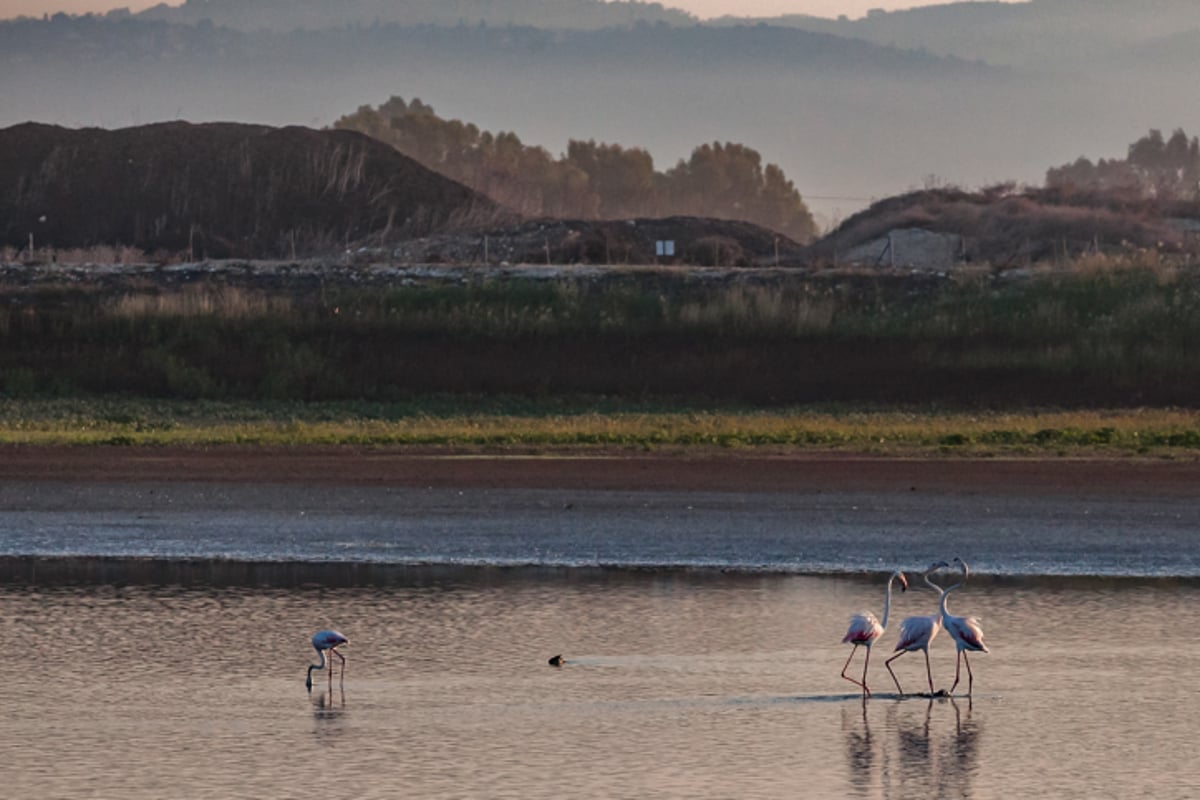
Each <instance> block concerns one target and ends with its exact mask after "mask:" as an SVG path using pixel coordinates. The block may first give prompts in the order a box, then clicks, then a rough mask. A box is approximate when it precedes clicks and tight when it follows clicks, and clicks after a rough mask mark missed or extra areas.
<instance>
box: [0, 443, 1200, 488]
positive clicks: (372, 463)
mask: <svg viewBox="0 0 1200 800" xmlns="http://www.w3.org/2000/svg"><path fill="white" fill-rule="evenodd" d="M0 481H5V482H14V481H29V482H64V483H90V482H101V483H134V484H136V483H161V482H198V483H222V484H259V485H266V484H285V485H312V486H397V487H414V486H415V487H437V488H449V487H461V488H467V487H475V488H497V489H502V488H507V489H543V488H544V489H581V490H582V489H596V490H639V489H643V490H654V491H691V490H694V491H736V492H792V491H888V492H894V491H933V492H941V493H947V492H948V493H959V492H961V493H984V494H994V493H998V494H1009V493H1020V494H1047V493H1049V494H1076V495H1082V494H1101V495H1103V494H1116V495H1146V496H1155V495H1158V496H1176V497H1178V496H1188V495H1192V494H1195V493H1197V491H1200V461H1196V460H1183V459H1179V460H1167V459H1139V458H1096V457H1092V458H1052V459H1047V458H1034V457H1028V458H1024V457H1021V458H959V457H947V458H921V459H913V458H888V457H877V456H869V455H851V454H844V453H830V452H811V451H803V452H797V451H790V452H789V451H774V452H760V451H758V450H755V451H732V452H731V451H727V450H720V449H696V448H689V449H687V450H680V451H675V452H650V453H641V452H630V451H628V450H601V451H597V450H586V451H553V452H548V453H533V452H512V451H505V452H469V451H455V450H446V449H414V448H357V447H348V446H340V447H301V448H274V447H238V446H221V447H78V446H74V447H72V446H47V447H43V446H8V447H3V448H0Z"/></svg>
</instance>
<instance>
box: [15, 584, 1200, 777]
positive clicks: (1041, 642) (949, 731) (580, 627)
mask: <svg viewBox="0 0 1200 800" xmlns="http://www.w3.org/2000/svg"><path fill="white" fill-rule="evenodd" d="M427 577H428V576H427ZM935 600H936V598H935V596H934V595H933V593H932V592H929V591H920V592H918V591H911V592H909V593H907V594H904V595H899V596H898V597H897V599H896V601H895V608H894V609H893V613H894V614H895V615H896V616H895V617H894V619H898V618H899V617H900V616H905V615H908V614H915V613H930V612H931V611H933V610H934V608H935V606H936V603H935ZM954 600H955V605H954V607H953V610H955V611H957V612H958V613H962V614H965V613H971V614H975V615H977V616H980V617H981V618H982V619H983V624H984V628H985V631H986V634H987V640H988V643H989V645H990V647H991V649H992V652H991V653H990V654H976V655H975V656H974V657H973V658H972V660H971V663H972V665H973V667H974V671H975V676H976V677H975V691H974V697H973V698H971V699H968V698H966V697H964V696H958V697H955V698H954V699H952V700H951V699H936V700H933V701H930V700H927V699H922V698H915V697H914V698H909V699H903V700H901V699H898V698H897V696H896V694H895V688H894V686H892V685H891V683H890V680H889V678H888V675H887V673H886V672H885V671H884V669H883V664H882V661H883V657H884V655H885V652H886V650H888V649H890V648H889V646H888V645H889V644H890V643H891V642H894V640H895V639H894V637H895V632H894V627H893V630H891V631H889V633H888V634H887V635H886V636H885V638H884V640H883V642H882V643H881V645H879V646H877V648H876V650H877V652H876V654H875V657H874V659H873V660H872V670H871V676H870V683H871V685H872V688H874V689H875V690H876V692H877V696H876V697H874V698H872V699H871V700H869V701H867V702H865V703H864V702H863V701H862V700H861V698H860V697H859V695H857V694H856V690H855V688H854V687H853V686H851V685H850V684H849V683H847V682H845V681H843V680H842V679H841V678H840V677H839V676H838V673H839V672H840V670H841V668H842V664H843V662H844V661H845V658H846V656H847V654H848V652H849V648H848V646H844V645H840V644H839V641H840V638H841V636H842V634H843V632H844V630H845V625H846V621H847V619H848V617H849V615H850V614H851V613H853V612H854V611H857V610H859V609H860V608H861V607H867V608H871V609H874V610H875V611H876V613H880V612H881V610H882V604H883V603H882V601H883V591H882V583H881V582H880V581H878V580H861V579H856V578H852V577H814V576H801V575H750V574H722V573H720V572H718V571H712V572H704V573H700V574H689V573H632V572H626V571H611V572H608V573H588V572H582V571H578V570H561V571H559V572H557V573H555V574H543V573H536V572H531V573H524V572H520V571H516V572H499V573H498V572H497V571H495V570H475V571H472V570H464V571H460V572H459V573H456V574H454V575H452V576H450V575H448V574H447V573H431V577H429V579H427V580H418V581H414V582H413V583H412V585H404V584H403V583H402V582H401V583H397V584H393V585H388V586H384V587H359V588H343V589H334V590H329V589H317V588H309V589H305V588H275V589H261V588H260V589H251V588H236V587H226V588H214V587H204V586H193V587H189V588H181V587H178V586H176V587H163V586H124V587H120V586H113V585H99V586H91V585H89V586H77V587H62V586H57V587H56V586H45V585H41V586H38V585H33V586H28V585H26V586H19V585H11V584H10V585H8V586H5V587H0V615H2V622H3V625H4V630H5V633H6V635H5V640H6V642H7V644H8V647H7V648H6V651H7V653H8V655H9V656H10V658H9V660H8V662H7V667H8V669H7V670H6V672H5V684H6V686H5V689H6V691H5V692H4V699H3V701H2V703H3V706H2V707H3V711H4V717H5V724H4V725H3V726H0V753H3V754H4V762H5V794H6V795H11V796H14V797H20V796H30V797H40V798H85V797H87V798H91V797H122V798H128V799H129V800H138V798H161V797H188V798H208V797H211V798H234V797H236V798H260V797H299V796H318V797H319V796H338V797H355V798H374V797H381V798H382V797H396V796H408V797H431V798H452V797H471V798H474V797H521V798H543V797H544V798H551V797H553V798H561V797H563V796H565V795H566V796H571V797H582V798H588V797H594V798H623V797H629V798H635V797H636V798H647V797H712V798H727V797H795V796H798V795H799V796H809V797H843V796H849V797H866V798H890V797H900V796H906V797H907V796H932V797H977V798H990V797H1014V796H1015V797H1029V796H1047V797H1050V796H1052V797H1081V798H1083V797H1088V798H1093V797H1132V796H1151V797H1156V798H1173V797H1179V798H1182V797H1194V796H1196V795H1197V793H1198V792H1200V777H1197V771H1196V770H1195V768H1194V767H1195V761H1194V753H1195V744H1194V736H1195V733H1196V731H1197V730H1200V696H1198V695H1197V693H1196V692H1195V691H1194V687H1192V686H1191V681H1190V678H1189V675H1190V674H1191V673H1192V672H1194V669H1193V665H1194V664H1195V663H1196V660H1197V656H1200V652H1198V651H1200V643H1198V642H1197V640H1196V638H1195V637H1194V636H1191V635H1190V634H1187V633H1186V631H1189V630H1190V628H1189V627H1188V626H1189V625H1190V622H1189V620H1190V619H1191V617H1192V615H1193V611H1194V609H1195V608H1196V606H1197V602H1198V601H1200V586H1198V585H1197V584H1196V583H1195V582H1192V581H1161V580H1128V579H1125V580H1109V579H1071V580H1063V579H1052V578H1023V579H1010V580H1007V581H995V580H993V581H988V580H982V581H980V582H978V583H977V584H976V583H975V582H974V581H973V582H972V583H971V584H969V585H968V586H967V587H966V588H965V589H964V590H962V591H960V592H958V593H956V595H955V596H954ZM327 626H334V627H337V628H339V629H340V630H342V632H344V633H345V634H346V635H347V636H349V638H350V644H349V645H348V646H346V647H345V653H346V656H347V658H348V664H347V668H346V673H345V678H344V684H341V682H339V681H338V680H337V679H334V682H333V687H332V691H331V690H330V688H329V683H328V678H327V677H326V676H318V680H317V681H316V684H315V686H314V690H313V692H312V694H311V695H310V694H309V693H307V692H305V689H304V672H305V667H306V665H307V664H308V663H309V662H310V660H312V659H311V657H312V656H313V655H314V653H313V651H312V649H311V647H310V646H309V645H308V636H309V635H310V634H311V633H312V632H313V631H314V630H316V629H318V628H322V627H327ZM932 649H933V652H932V656H933V665H934V677H935V680H936V681H937V683H938V686H939V687H945V686H948V682H949V681H950V680H952V679H953V672H954V649H953V645H952V643H951V641H950V640H949V639H948V638H947V637H944V635H943V637H942V638H939V639H938V640H936V641H935V642H934V645H933V648H932ZM556 653H563V654H565V656H566V658H567V659H568V664H567V665H566V666H564V667H562V668H554V667H551V666H548V665H547V663H546V659H547V658H548V657H549V656H551V655H554V654H556ZM858 663H859V662H857V661H856V664H858ZM894 666H895V668H896V671H897V674H898V676H899V678H900V680H901V681H902V682H903V685H904V687H905V688H906V689H908V690H910V691H916V690H918V689H919V688H920V687H921V684H922V683H923V681H924V666H923V662H922V661H921V658H920V656H919V655H905V656H903V657H901V658H900V659H899V660H897V661H896V662H895V664H894Z"/></svg>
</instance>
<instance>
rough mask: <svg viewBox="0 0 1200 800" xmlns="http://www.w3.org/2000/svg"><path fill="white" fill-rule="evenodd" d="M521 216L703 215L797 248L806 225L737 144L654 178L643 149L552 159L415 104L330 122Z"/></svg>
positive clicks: (591, 150)
mask: <svg viewBox="0 0 1200 800" xmlns="http://www.w3.org/2000/svg"><path fill="white" fill-rule="evenodd" d="M334 127H335V128H345V129H350V130H356V131H360V132H362V133H365V134H367V135H369V136H372V137H374V138H376V139H379V140H381V141H384V142H387V143H388V144H390V145H392V146H393V147H395V148H396V149H397V150H399V151H400V152H401V153H403V154H404V155H407V156H409V157H410V158H413V159H416V160H417V161H419V162H420V163H422V164H423V165H425V166H427V167H429V168H430V169H433V170H435V171H437V172H440V173H442V174H443V175H447V176H449V177H451V178H454V179H455V180H457V181H459V182H461V183H463V184H465V185H467V186H469V187H471V188H472V189H475V190H477V191H479V192H482V193H483V194H485V195H488V196H489V197H491V198H492V199H494V200H496V201H498V202H500V203H501V204H503V205H505V206H508V207H509V208H512V209H513V210H515V211H518V212H520V213H522V214H525V215H527V216H552V217H573V218H579V219H618V218H623V217H665V216H676V215H689V216H707V217H716V218H719V219H733V220H739V221H744V222H752V223H755V224H758V225H762V226H764V227H767V228H770V229H772V230H774V231H777V232H779V233H782V234H784V235H786V236H789V237H791V238H792V239H795V240H796V241H798V242H807V241H809V240H811V239H812V238H813V236H814V234H815V233H816V226H815V224H814V222H813V218H812V215H811V214H810V213H809V210H808V207H807V206H806V205H805V204H804V200H803V198H802V197H801V196H800V192H799V191H798V190H797V189H796V187H795V185H794V184H793V183H792V182H791V181H790V180H788V178H787V176H786V175H785V174H784V172H783V170H782V169H780V168H779V167H778V166H777V165H775V164H766V165H765V166H764V164H763V160H762V156H761V155H760V154H759V153H758V152H757V151H755V150H753V149H751V148H749V147H746V146H745V145H741V144H736V143H732V142H731V143H721V142H714V143H712V144H705V145H701V146H699V147H697V148H696V149H695V150H693V151H692V154H691V156H690V158H688V159H687V160H686V161H685V160H680V161H679V162H678V163H677V164H676V165H675V166H674V167H673V168H671V169H668V170H666V171H665V172H664V171H657V170H655V168H654V159H653V158H652V157H651V156H650V154H649V153H648V152H646V151H645V150H644V149H641V148H637V147H623V146H621V145H619V144H605V143H597V142H595V141H594V140H588V141H581V140H571V141H570V142H569V143H568V144H567V151H566V153H565V154H564V155H562V156H559V157H557V158H555V157H554V156H552V155H551V154H550V153H549V152H548V151H547V150H546V149H545V148H542V147H533V146H530V145H527V144H525V143H523V142H522V141H521V139H520V138H519V137H518V136H517V134H515V133H511V132H500V133H491V132H489V131H484V130H480V129H479V128H478V127H476V126H475V125H473V124H471V123H468V122H463V121H461V120H456V119H451V120H447V119H443V118H442V117H441V116H439V115H438V114H437V112H435V111H434V109H433V108H432V107H431V106H429V105H426V104H425V103H422V102H421V101H420V100H419V99H414V100H412V101H411V102H406V101H405V100H404V99H403V98H400V97H392V98H391V99H390V100H388V101H387V102H386V103H383V104H381V105H380V106H378V107H376V108H373V107H371V106H362V107H361V108H359V109H358V110H357V111H355V112H354V113H353V114H349V115H347V116H344V117H342V118H340V119H338V120H337V121H336V122H335V123H334Z"/></svg>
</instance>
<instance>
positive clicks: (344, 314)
mask: <svg viewBox="0 0 1200 800" xmlns="http://www.w3.org/2000/svg"><path fill="white" fill-rule="evenodd" d="M1128 267H1129V268H1128V269H1126V268H1119V269H1118V268H1114V267H1113V265H1112V263H1111V262H1110V261H1108V260H1107V259H1103V258H1099V257H1097V258H1096V259H1094V260H1092V261H1089V262H1086V263H1085V264H1084V265H1083V268H1081V269H1080V270H1078V271H1074V272H1062V271H1059V270H1051V271H1047V272H1046V273H1045V274H1042V275H1039V276H1037V277H1034V278H1029V279H1026V280H1019V281H1010V280H1004V279H997V278H994V277H991V276H990V275H989V274H988V273H986V272H978V273H975V274H972V275H966V274H964V275H962V276H960V277H955V278H953V279H951V278H946V279H938V278H934V277H929V278H926V279H923V280H918V279H916V278H913V277H911V276H903V277H899V276H891V277H889V276H885V275H868V274H858V273H854V272H846V273H835V272H830V273H816V274H806V273H800V272H786V273H781V272H778V271H774V272H771V273H759V274H757V275H755V276H752V277H748V276H746V275H744V274H743V275H739V276H733V277H730V278H729V279H728V280H724V281H714V280H703V279H697V278H695V277H694V276H689V275H688V274H686V273H677V272H674V271H670V270H665V271H661V272H660V271H649V270H647V271H642V270H637V271H630V272H628V273H624V274H616V275H611V276H608V277H606V278H605V279H604V280H597V279H594V278H593V279H588V278H586V277H584V276H579V277H575V276H571V275H565V276H564V277H562V278H561V279H558V280H553V281H551V280H546V281H537V280H527V279H526V280H512V279H505V278H502V277H497V278H493V279H484V278H480V279H478V280H470V281H466V282H459V281H456V280H451V281H432V282H431V281H418V282H416V283H414V284H412V285H404V284H400V283H397V282H395V281H394V280H390V279H388V278H386V277H383V278H380V279H379V280H378V281H372V277H371V275H370V273H364V272H362V271H359V270H353V271H350V272H347V273H345V274H344V275H343V276H342V278H341V279H340V280H335V277H336V276H335V273H326V274H323V275H322V277H321V289H320V291H312V287H311V285H310V284H302V283H295V284H292V286H293V288H292V290H290V291H289V290H288V289H287V286H288V284H287V283H286V282H285V284H284V285H283V286H279V285H278V284H277V280H276V278H274V277H272V278H269V279H263V280H247V277H246V276H245V275H243V274H242V273H240V272H237V273H232V272H231V273H229V274H225V275H213V276H210V277H208V278H206V279H205V280H203V281H197V282H195V283H189V284H188V285H187V286H186V287H185V288H178V285H177V284H172V283H170V282H168V283H166V284H162V285H159V284H157V283H155V282H154V281H152V280H148V278H150V276H149V275H145V276H140V277H138V278H136V279H135V280H132V281H130V282H127V283H125V284H123V285H122V284H120V283H116V284H114V283H111V282H108V283H106V282H97V283H96V284H93V285H80V284H74V285H70V284H54V283H51V284H46V285H41V286H36V287H32V288H25V289H14V288H13V287H11V286H10V287H7V288H6V289H5V294H6V302H5V303H4V304H2V306H0V391H2V392H3V393H5V394H7V395H10V396H22V395H24V396H30V395H44V394H54V395H62V396H70V395H74V394H79V393H87V394H135V395H141V396H150V397H185V398H216V399H222V398H228V399H232V398H246V399H275V400H302V401H317V400H339V399H340V400H347V399H362V400H395V399H399V398H405V397H413V396H419V395H427V394H430V393H451V394H456V395H478V396H490V395H496V394H515V395H522V396H527V397H564V396H575V395H604V396H609V397H616V398H625V399H637V398H643V397H676V398H710V399H721V400H726V401H740V402H751V403H756V404H763V405H778V404H788V403H797V402H829V401H855V402H867V403H893V402H910V403H911V402H920V403H945V404H959V403H961V404H967V405H971V406H975V407H980V406H984V407H986V406H1004V405H1012V404H1018V405H1025V404H1034V405H1037V404H1042V405H1058V406H1096V405H1108V406H1115V405H1155V404H1175V405H1184V406H1193V407H1194V406H1196V405H1198V404H1200V388H1198V387H1197V383H1196V380H1195V373H1196V370H1195V356H1194V349H1195V348H1194V343H1195V342H1196V341H1200V276H1197V275H1196V274H1195V273H1194V271H1191V270H1188V269H1177V268H1175V267H1171V266H1167V265H1161V266H1159V267H1158V268H1150V267H1149V265H1148V264H1129V265H1128ZM167 277H169V276H167ZM271 286H274V288H267V287H271Z"/></svg>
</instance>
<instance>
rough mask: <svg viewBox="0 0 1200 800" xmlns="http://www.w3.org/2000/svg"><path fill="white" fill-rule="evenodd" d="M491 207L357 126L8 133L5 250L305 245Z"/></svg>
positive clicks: (423, 228) (199, 250) (334, 243)
mask: <svg viewBox="0 0 1200 800" xmlns="http://www.w3.org/2000/svg"><path fill="white" fill-rule="evenodd" d="M492 210H493V207H492V204H491V203H490V202H489V201H487V200H485V199H483V198H482V197H480V196H479V195H476V194H475V193H474V192H471V191H469V190H468V189H466V188H464V187H463V186H461V185H459V184H457V183H454V182H453V181H450V180H448V179H446V178H443V177H442V176H440V175H438V174H436V173H433V172H430V171H429V170H427V169H425V168H424V167H422V166H420V165H419V164H417V163H416V162H414V161H412V160H411V159H409V158H406V157H405V156H402V155H400V154H399V153H397V152H396V151H395V150H393V149H392V148H390V147H388V146H386V145H383V144H380V143H379V142H376V141H375V140H374V139H371V138H369V137H367V136H363V135H361V134H358V133H354V132H351V131H313V130H308V129H305V128H283V129H278V128H269V127H266V126H260V125H239V124H232V123H210V124H204V125H191V124H188V123H183V122H169V123H160V124H156V125H146V126H141V127H136V128H125V129H122V130H115V131H107V130H100V129H96V128H87V129H83V130H68V129H66V128H60V127H55V126H49V125H38V124H32V123H27V124H22V125H16V126H13V127H10V128H5V129H0V245H8V246H13V247H21V246H22V245H25V244H27V242H28V237H29V235H30V234H31V233H32V234H33V235H34V237H35V245H38V246H42V245H52V246H54V247H58V248H72V247H89V246H94V245H102V244H123V245H132V246H135V247H139V248H141V249H143V250H146V251H153V250H157V249H165V250H168V251H171V252H178V251H180V250H183V251H187V250H188V248H189V246H190V247H192V248H193V249H194V251H195V255H196V256H197V257H200V256H203V255H207V256H213V257H217V256H264V255H268V254H271V255H290V254H292V253H293V252H296V253H300V254H303V253H305V252H309V251H314V250H326V251H327V250H329V249H331V248H336V247H339V246H342V245H343V244H344V243H345V242H347V241H350V242H358V241H361V240H363V239H366V238H368V237H387V236H389V234H390V235H399V234H409V235H411V234H420V233H427V232H430V231H432V230H436V229H437V228H438V227H439V226H442V225H445V224H446V223H447V222H449V221H451V220H453V219H455V218H456V217H457V218H461V217H463V216H465V215H469V214H482V215H488V214H490V213H491V211H492Z"/></svg>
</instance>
